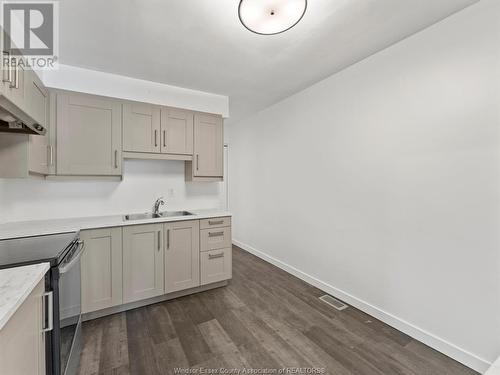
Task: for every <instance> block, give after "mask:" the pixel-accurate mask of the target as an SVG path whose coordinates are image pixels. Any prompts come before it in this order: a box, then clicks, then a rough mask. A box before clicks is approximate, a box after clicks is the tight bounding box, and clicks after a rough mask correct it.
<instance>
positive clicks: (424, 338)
mask: <svg viewBox="0 0 500 375" xmlns="http://www.w3.org/2000/svg"><path fill="white" fill-rule="evenodd" d="M233 244H235V245H236V246H238V247H240V248H242V249H243V250H245V251H248V252H249V253H251V254H253V255H255V256H257V257H259V258H261V259H263V260H265V261H267V262H269V263H271V264H273V265H275V266H276V267H279V268H281V269H282V270H284V271H286V272H288V273H290V274H292V275H294V276H296V277H298V278H299V279H301V280H303V281H305V282H306V283H308V284H311V285H313V286H315V287H316V288H318V289H321V290H322V291H324V292H325V293H328V294H330V295H332V296H334V297H336V298H338V299H340V300H342V301H344V302H346V303H348V304H349V305H351V306H354V307H356V308H357V309H359V310H361V311H363V312H365V313H367V314H369V315H371V316H373V317H375V318H377V319H379V320H381V321H382V322H384V323H386V324H388V325H390V326H391V327H394V328H396V329H397V330H399V331H401V332H404V333H405V334H407V335H408V336H410V337H412V338H414V339H415V340H418V341H420V342H422V343H424V344H426V345H428V346H430V347H431V348H433V349H435V350H437V351H439V352H441V353H443V354H445V355H447V356H448V357H451V358H453V359H454V360H456V361H458V362H460V363H462V364H464V365H465V366H467V367H470V368H471V369H473V370H475V371H478V372H479V373H481V374H484V373H485V372H486V371H487V370H488V368H489V367H490V366H491V365H492V364H491V363H490V362H488V361H487V360H485V359H483V358H480V357H478V356H477V355H475V354H472V353H470V352H468V351H467V350H464V349H462V348H460V347H458V346H456V345H454V344H452V343H451V342H448V341H446V340H443V339H442V338H440V337H438V336H436V335H433V334H432V333H430V332H427V331H425V330H423V329H421V328H419V327H416V326H415V325H413V324H411V323H409V322H407V321H405V320H403V319H400V318H398V317H397V316H394V315H392V314H390V313H388V312H386V311H384V310H381V309H379V308H378V307H376V306H373V305H371V304H369V303H367V302H365V301H363V300H361V299H359V298H357V297H355V296H353V295H351V294H349V293H347V292H344V291H343V290H340V289H338V288H335V287H334V286H332V285H330V284H327V283H325V282H323V281H321V280H318V279H316V278H315V277H313V276H310V275H308V274H307V273H304V272H302V271H301V270H299V269H297V268H295V267H293V266H290V265H289V264H286V263H284V262H282V261H280V260H278V259H276V258H274V257H272V256H270V255H267V254H266V253H264V252H262V251H260V250H257V249H255V248H253V247H252V246H250V245H247V244H245V243H243V242H240V241H238V240H234V239H233Z"/></svg>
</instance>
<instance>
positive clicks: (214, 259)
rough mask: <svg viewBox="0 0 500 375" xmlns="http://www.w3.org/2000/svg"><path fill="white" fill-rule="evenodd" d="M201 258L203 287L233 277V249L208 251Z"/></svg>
mask: <svg viewBox="0 0 500 375" xmlns="http://www.w3.org/2000/svg"><path fill="white" fill-rule="evenodd" d="M200 256H201V272H200V273H201V285H206V284H211V283H215V282H217V281H223V280H229V279H230V278H231V277H232V261H231V258H232V252H231V248H227V249H219V250H212V251H206V252H204V253H201V254H200Z"/></svg>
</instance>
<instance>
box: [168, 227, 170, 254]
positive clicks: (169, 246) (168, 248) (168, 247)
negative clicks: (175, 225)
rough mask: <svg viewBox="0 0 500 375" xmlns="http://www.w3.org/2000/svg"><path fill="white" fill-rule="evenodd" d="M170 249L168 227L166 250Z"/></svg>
mask: <svg viewBox="0 0 500 375" xmlns="http://www.w3.org/2000/svg"><path fill="white" fill-rule="evenodd" d="M169 249H170V229H167V250H169Z"/></svg>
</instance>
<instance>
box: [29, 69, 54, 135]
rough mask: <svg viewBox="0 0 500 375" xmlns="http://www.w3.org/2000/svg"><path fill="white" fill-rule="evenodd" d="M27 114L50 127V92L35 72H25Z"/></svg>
mask: <svg viewBox="0 0 500 375" xmlns="http://www.w3.org/2000/svg"><path fill="white" fill-rule="evenodd" d="M25 93H26V113H27V114H28V115H29V116H30V117H31V118H33V120H35V121H36V122H37V123H39V124H40V125H42V126H44V127H47V126H48V118H49V115H48V111H49V103H48V102H49V92H48V90H47V89H46V88H45V86H44V85H43V83H42V81H41V80H40V78H38V75H37V74H36V73H35V72H34V71H33V70H27V71H26V72H25Z"/></svg>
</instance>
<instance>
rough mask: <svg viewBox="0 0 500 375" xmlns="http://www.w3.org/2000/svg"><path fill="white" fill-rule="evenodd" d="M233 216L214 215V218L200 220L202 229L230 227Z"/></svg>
mask: <svg viewBox="0 0 500 375" xmlns="http://www.w3.org/2000/svg"><path fill="white" fill-rule="evenodd" d="M230 226H231V217H229V216H228V217H214V218H212V219H204V220H200V229H207V228H220V227H230Z"/></svg>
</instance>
